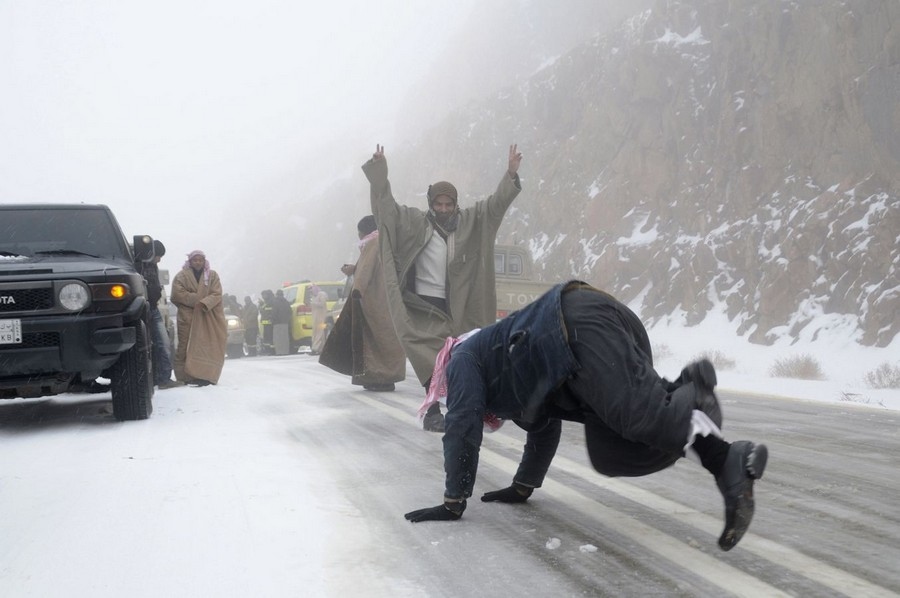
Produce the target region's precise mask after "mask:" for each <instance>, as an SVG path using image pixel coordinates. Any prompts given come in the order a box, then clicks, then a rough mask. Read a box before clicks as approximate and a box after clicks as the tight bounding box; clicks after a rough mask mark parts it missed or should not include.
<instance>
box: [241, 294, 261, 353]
mask: <svg viewBox="0 0 900 598" xmlns="http://www.w3.org/2000/svg"><path fill="white" fill-rule="evenodd" d="M241 320H242V321H243V322H244V342H245V343H247V354H248V355H249V356H250V357H253V356H255V355H256V343H257V341H258V339H259V309H258V308H257V307H256V305H255V304H254V303H253V300H252V299H250V295H247V296H246V297H244V308H243V313H242V314H241Z"/></svg>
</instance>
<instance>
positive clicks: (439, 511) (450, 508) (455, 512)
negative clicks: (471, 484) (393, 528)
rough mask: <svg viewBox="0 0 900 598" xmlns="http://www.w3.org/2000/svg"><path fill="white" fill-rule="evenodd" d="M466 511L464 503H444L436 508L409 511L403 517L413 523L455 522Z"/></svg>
mask: <svg viewBox="0 0 900 598" xmlns="http://www.w3.org/2000/svg"><path fill="white" fill-rule="evenodd" d="M465 510H466V501H461V502H445V503H444V504H440V505H438V506H436V507H429V508H427V509H418V510H416V511H410V512H409V513H407V514H406V515H404V517H406V519H407V520H408V521H411V522H413V523H419V522H421V521H456V520H457V519H459V518H460V517H462V514H463V511H465Z"/></svg>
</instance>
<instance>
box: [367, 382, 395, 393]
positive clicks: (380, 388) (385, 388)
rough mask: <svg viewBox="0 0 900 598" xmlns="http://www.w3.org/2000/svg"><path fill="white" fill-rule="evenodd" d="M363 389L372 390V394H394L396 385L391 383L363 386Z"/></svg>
mask: <svg viewBox="0 0 900 598" xmlns="http://www.w3.org/2000/svg"><path fill="white" fill-rule="evenodd" d="M363 388H365V389H366V390H371V391H372V392H393V391H394V383H393V382H389V383H387V384H363Z"/></svg>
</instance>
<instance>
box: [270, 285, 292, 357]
mask: <svg viewBox="0 0 900 598" xmlns="http://www.w3.org/2000/svg"><path fill="white" fill-rule="evenodd" d="M293 315H294V312H293V311H292V310H291V304H290V303H288V300H287V299H286V298H285V296H284V291H282V290H281V289H278V290H277V291H275V308H274V312H273V315H272V323H273V328H272V342H273V344H274V345H275V354H276V355H287V354H288V351H289V350H290V346H291V319H292V318H293Z"/></svg>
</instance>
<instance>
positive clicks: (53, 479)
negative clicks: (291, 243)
mask: <svg viewBox="0 0 900 598" xmlns="http://www.w3.org/2000/svg"><path fill="white" fill-rule="evenodd" d="M721 399H722V402H723V410H724V411H725V417H726V423H725V433H726V436H727V437H728V438H729V439H731V440H735V439H739V438H750V439H753V440H757V441H764V442H766V443H767V444H768V445H769V449H770V455H771V456H770V461H769V468H768V469H767V471H766V475H765V478H764V479H763V480H762V481H761V482H760V483H759V484H758V485H757V500H758V509H757V518H756V520H755V521H754V524H753V526H752V527H751V532H750V533H749V534H748V535H747V537H745V538H744V540H743V541H742V542H741V544H740V545H739V546H738V547H737V548H736V549H734V550H733V551H732V552H729V553H722V552H720V551H719V550H718V548H717V547H716V538H717V537H718V534H719V532H720V529H721V498H720V497H719V494H718V492H717V491H716V490H715V486H714V483H713V480H712V479H711V478H710V476H709V475H708V474H707V473H706V472H704V471H703V470H701V469H700V468H699V466H697V465H695V464H693V463H689V462H687V461H681V462H679V463H678V464H677V465H676V466H675V467H673V468H671V469H670V470H668V471H666V472H663V473H661V474H657V475H654V476H649V477H647V478H642V479H636V480H618V479H608V478H603V477H601V476H600V475H598V474H596V473H595V472H594V471H593V470H592V469H591V468H590V466H589V464H588V462H587V458H586V455H585V451H584V445H583V433H582V430H581V428H580V427H579V426H576V425H571V426H567V427H566V428H565V429H564V434H563V444H562V446H561V447H560V451H559V454H558V456H557V458H556V460H555V461H554V465H553V467H552V468H551V472H550V477H549V480H548V482H547V483H546V484H545V486H544V488H542V489H540V490H538V491H536V492H535V495H534V496H533V497H532V499H531V500H530V501H529V502H528V503H527V504H525V505H518V506H511V505H500V504H496V503H491V504H487V503H482V502H480V501H479V500H478V498H477V497H478V496H480V495H481V493H482V492H483V491H485V490H490V489H495V488H500V487H504V486H506V485H508V484H509V482H510V480H511V477H512V472H513V471H514V470H515V467H516V464H517V462H518V458H519V455H520V450H521V444H522V441H523V439H524V433H523V432H521V431H520V430H518V429H517V428H515V426H513V425H511V424H510V425H507V426H505V427H504V428H503V429H502V430H501V431H500V432H497V433H495V434H492V435H487V436H486V441H485V445H484V447H483V449H482V453H481V466H480V468H479V477H478V481H477V484H476V498H474V499H473V500H471V501H470V504H469V508H468V510H467V511H466V513H465V516H464V518H463V519H462V520H461V521H458V522H435V523H423V524H416V525H413V524H410V523H408V522H406V521H405V520H404V519H403V513H404V512H406V511H408V510H411V509H414V508H419V507H425V506H432V505H435V504H438V502H439V501H440V499H441V493H442V489H443V473H442V469H441V468H442V457H441V442H440V436H439V435H435V434H430V433H426V432H422V431H420V430H419V429H418V427H417V422H416V420H415V418H414V413H415V408H416V407H417V406H418V404H419V402H420V400H421V391H420V389H419V388H417V386H416V384H415V383H414V381H413V379H412V378H409V379H407V381H406V382H404V383H402V384H400V385H398V391H397V392H395V393H384V394H374V393H368V392H365V391H363V390H362V389H359V388H357V387H352V386H350V384H349V382H348V380H347V379H346V378H344V377H341V376H338V375H337V374H334V373H333V372H331V371H330V370H328V369H326V368H324V367H322V366H320V365H318V364H317V363H316V362H315V361H314V358H312V357H309V356H307V355H293V356H287V357H269V358H254V359H243V360H233V361H228V362H227V363H226V369H225V372H224V374H223V377H222V380H221V382H220V384H219V386H217V387H206V388H177V389H172V390H166V391H161V392H158V393H157V394H156V396H155V398H154V401H155V412H154V415H153V417H152V418H151V419H150V420H148V421H145V422H129V423H124V424H122V423H117V422H115V421H114V420H113V419H112V416H111V414H110V406H109V395H77V396H76V395H68V396H66V397H61V398H56V399H36V400H29V401H22V400H15V401H3V402H0V447H2V450H0V509H2V519H0V597H3V598H6V597H20V596H41V597H47V596H66V597H73V596H74V597H87V596H90V597H105V596H129V597H141V596H147V597H150V596H154V597H156V596H263V597H268V596H285V597H287V596H346V595H350V596H387V597H401V596H455V597H459V596H497V597H499V596H516V595H528V596H550V595H553V596H600V595H617V596H646V595H666V596H672V595H684V596H692V595H725V594H729V593H731V594H734V595H743V596H762V595H765V596H777V595H793V596H797V595H816V596H840V595H848V596H862V595H865V596H879V595H882V596H889V595H896V594H897V593H898V592H900V573H898V570H897V567H896V563H897V562H900V545H898V541H897V538H898V536H900V509H898V507H897V498H896V497H897V496H898V495H900V476H898V475H897V471H898V470H900V438H898V435H897V433H896V431H897V428H898V423H900V414H898V412H896V411H887V410H882V409H876V408H870V407H858V406H855V405H832V404H824V403H822V404H819V403H810V402H801V401H793V400H781V399H771V398H764V397H738V395H736V394H734V393H729V392H726V391H723V392H721Z"/></svg>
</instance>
